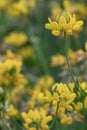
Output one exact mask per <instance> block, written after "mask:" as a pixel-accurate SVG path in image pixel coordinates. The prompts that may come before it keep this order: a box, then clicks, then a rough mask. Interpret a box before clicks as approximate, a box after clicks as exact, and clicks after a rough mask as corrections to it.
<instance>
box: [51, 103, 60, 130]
mask: <svg viewBox="0 0 87 130" xmlns="http://www.w3.org/2000/svg"><path fill="white" fill-rule="evenodd" d="M58 104H59V103H58V102H57V107H56V113H55V115H54V118H53V121H52V123H51V125H50V130H51V129H52V127H53V125H54V123H55V121H56V116H57V113H58Z"/></svg>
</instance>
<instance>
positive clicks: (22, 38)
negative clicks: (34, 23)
mask: <svg viewBox="0 0 87 130" xmlns="http://www.w3.org/2000/svg"><path fill="white" fill-rule="evenodd" d="M27 41H28V37H27V36H26V34H25V33H24V32H20V33H16V32H11V33H10V34H9V35H8V36H6V37H4V39H3V42H5V43H6V44H8V45H16V46H22V45H23V44H25V43H26V42H27Z"/></svg>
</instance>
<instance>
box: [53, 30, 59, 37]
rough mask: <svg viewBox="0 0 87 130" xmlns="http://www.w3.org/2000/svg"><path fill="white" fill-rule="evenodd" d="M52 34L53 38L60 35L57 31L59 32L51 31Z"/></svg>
mask: <svg viewBox="0 0 87 130" xmlns="http://www.w3.org/2000/svg"><path fill="white" fill-rule="evenodd" d="M52 34H53V35H54V36H59V35H60V31H59V30H53V31H52Z"/></svg>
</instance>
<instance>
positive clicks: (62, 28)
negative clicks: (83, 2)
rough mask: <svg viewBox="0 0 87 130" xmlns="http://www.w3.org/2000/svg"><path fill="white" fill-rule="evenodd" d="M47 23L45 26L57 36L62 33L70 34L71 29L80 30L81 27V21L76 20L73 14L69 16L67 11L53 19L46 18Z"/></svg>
mask: <svg viewBox="0 0 87 130" xmlns="http://www.w3.org/2000/svg"><path fill="white" fill-rule="evenodd" d="M48 20H49V23H47V24H45V28H46V29H49V30H51V32H52V34H53V35H54V36H59V35H61V34H62V33H64V32H65V33H66V34H67V35H72V33H73V31H80V30H81V29H82V25H83V21H82V20H79V21H77V20H76V17H75V14H73V16H71V14H69V13H68V12H64V13H62V14H61V15H58V16H57V18H56V20H55V21H52V20H51V19H50V18H48Z"/></svg>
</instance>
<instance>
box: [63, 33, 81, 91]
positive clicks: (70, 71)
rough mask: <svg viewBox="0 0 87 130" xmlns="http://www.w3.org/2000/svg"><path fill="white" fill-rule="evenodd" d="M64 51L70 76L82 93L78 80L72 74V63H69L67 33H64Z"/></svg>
mask: <svg viewBox="0 0 87 130" xmlns="http://www.w3.org/2000/svg"><path fill="white" fill-rule="evenodd" d="M64 50H65V57H66V62H67V65H68V70H69V74H70V76H71V78H72V81H73V82H74V83H75V86H76V89H77V90H79V91H80V92H81V90H80V87H79V84H78V82H77V80H75V79H74V76H73V72H72V69H71V66H70V62H69V59H68V55H67V52H68V49H67V42H66V33H64Z"/></svg>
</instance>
